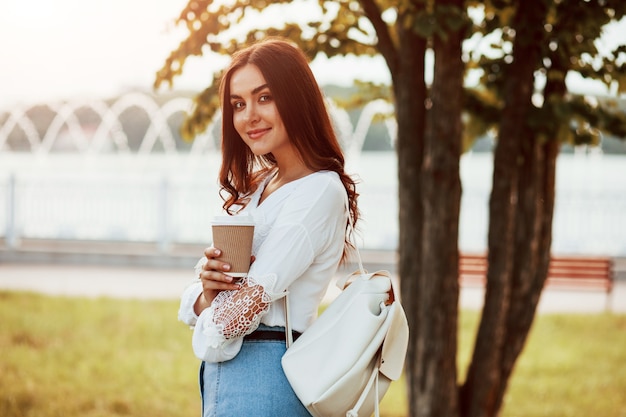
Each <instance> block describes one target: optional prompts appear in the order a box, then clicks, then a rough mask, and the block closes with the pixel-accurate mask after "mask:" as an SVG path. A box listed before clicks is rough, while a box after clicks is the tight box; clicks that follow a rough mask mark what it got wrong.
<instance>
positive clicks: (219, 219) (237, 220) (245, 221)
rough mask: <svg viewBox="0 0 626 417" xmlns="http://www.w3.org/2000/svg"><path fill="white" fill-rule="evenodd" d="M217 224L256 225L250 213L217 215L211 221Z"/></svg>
mask: <svg viewBox="0 0 626 417" xmlns="http://www.w3.org/2000/svg"><path fill="white" fill-rule="evenodd" d="M211 223H212V224H213V225H215V226H230V225H236V226H254V218H253V217H252V216H251V215H249V214H239V215H235V216H215V217H214V218H213V221H212V222H211Z"/></svg>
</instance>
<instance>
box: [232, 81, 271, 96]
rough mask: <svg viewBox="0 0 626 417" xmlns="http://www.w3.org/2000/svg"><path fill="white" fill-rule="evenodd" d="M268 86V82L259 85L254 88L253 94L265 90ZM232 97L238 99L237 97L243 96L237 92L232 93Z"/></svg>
mask: <svg viewBox="0 0 626 417" xmlns="http://www.w3.org/2000/svg"><path fill="white" fill-rule="evenodd" d="M268 87H269V86H268V85H267V84H263V85H260V86H258V87H255V88H254V89H253V90H252V95H255V94H258V93H259V92H261V91H263V90H264V89H266V88H268ZM230 98H231V99H237V98H241V96H239V95H237V94H231V95H230Z"/></svg>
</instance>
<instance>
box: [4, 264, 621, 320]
mask: <svg viewBox="0 0 626 417" xmlns="http://www.w3.org/2000/svg"><path fill="white" fill-rule="evenodd" d="M381 266H384V265H375V268H376V269H378V267H381ZM368 269H369V270H370V271H372V270H375V269H372V268H368ZM340 273H341V274H343V273H344V271H341V272H340ZM193 280H194V273H193V265H191V266H190V267H189V268H182V267H149V266H125V265H109V266H105V265H89V264H72V263H68V264H54V263H11V262H9V263H7V262H3V263H0V289H5V290H20V291H34V292H38V293H43V294H49V295H64V296H86V297H114V298H140V299H177V298H178V297H179V296H180V294H181V292H182V290H183V289H184V288H185V286H186V285H188V284H189V283H190V282H192V281H193ZM337 293H338V290H337V289H336V288H335V287H334V286H331V288H330V289H329V291H328V293H327V295H326V300H327V301H329V300H331V299H332V298H333V297H334V296H336V294H337ZM483 294H484V290H483V288H482V287H470V286H466V287H463V288H462V289H461V294H460V301H459V302H460V305H461V307H462V308H468V309H479V308H480V307H481V306H482V297H483ZM607 301H608V300H607V295H606V294H605V293H604V292H603V291H595V290H562V289H559V290H553V289H547V290H545V291H544V293H543V295H542V298H541V301H540V304H539V312H542V313H547V312H572V313H596V312H603V311H606V310H607ZM608 309H610V311H613V312H615V313H626V280H624V279H616V283H615V287H614V289H613V294H612V299H611V300H610V304H609V305H608Z"/></svg>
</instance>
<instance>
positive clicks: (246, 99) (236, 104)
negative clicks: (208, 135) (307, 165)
mask: <svg viewBox="0 0 626 417" xmlns="http://www.w3.org/2000/svg"><path fill="white" fill-rule="evenodd" d="M230 105H231V106H232V109H233V125H234V126H235V130H236V131H237V133H239V136H241V137H242V139H243V141H244V142H245V143H246V145H248V147H249V148H250V150H251V151H252V153H254V154H255V155H265V154H268V153H272V154H273V155H274V157H275V158H276V160H278V159H279V158H280V157H281V156H280V155H282V154H285V155H287V154H289V153H292V152H293V146H292V144H291V142H290V141H289V137H288V136H287V130H286V129H285V126H284V125H283V121H282V119H281V117H280V114H278V109H277V108H276V103H275V102H274V98H273V96H272V92H271V91H270V89H269V86H268V85H267V83H266V81H265V78H264V77H263V74H261V71H260V70H259V68H258V67H257V66H256V65H252V64H248V65H246V66H244V67H241V68H239V69H238V70H236V71H234V72H233V74H232V76H231V78H230Z"/></svg>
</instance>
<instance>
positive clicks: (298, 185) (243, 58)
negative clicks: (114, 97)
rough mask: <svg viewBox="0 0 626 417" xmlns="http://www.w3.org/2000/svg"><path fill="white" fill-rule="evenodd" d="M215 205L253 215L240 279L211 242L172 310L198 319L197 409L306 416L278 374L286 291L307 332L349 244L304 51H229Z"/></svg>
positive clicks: (348, 189) (347, 218) (264, 46)
mask: <svg viewBox="0 0 626 417" xmlns="http://www.w3.org/2000/svg"><path fill="white" fill-rule="evenodd" d="M220 97H221V107H222V167H221V171H220V184H221V191H220V193H221V195H222V197H223V199H224V201H225V202H224V206H223V208H224V209H225V210H226V212H227V213H229V214H231V215H238V214H244V213H245V214H249V215H252V216H253V218H254V221H255V232H254V240H253V251H252V252H253V256H254V259H253V262H252V265H251V266H250V270H249V273H248V276H247V277H245V278H244V279H243V281H241V282H234V281H233V280H232V278H230V277H229V276H228V275H225V274H224V272H227V271H228V270H229V265H228V264H226V263H224V262H222V261H220V255H221V252H220V248H213V247H212V248H208V249H206V250H205V252H204V258H203V260H202V261H201V262H200V263H199V265H198V267H197V273H198V275H199V282H197V283H194V284H192V285H191V286H190V287H188V288H187V289H186V290H185V292H184V294H183V296H182V299H181V306H180V311H179V318H180V320H182V321H183V322H185V323H187V324H189V325H191V326H195V328H194V337H193V345H194V351H195V353H196V355H197V356H199V357H200V358H201V359H203V362H202V365H201V368H200V389H201V394H202V403H203V407H202V408H203V416H205V417H207V416H217V417H221V416H268V417H269V416H271V417H275V416H309V413H308V412H307V411H306V409H305V408H304V406H303V405H302V404H301V403H300V401H299V400H298V398H297V397H296V396H295V394H294V392H293V390H292V389H291V387H290V386H289V383H288V381H287V380H286V378H285V375H284V374H283V371H282V367H281V363H280V360H281V357H282V355H283V354H284V352H285V349H286V347H285V333H284V326H285V309H284V303H283V298H282V297H283V296H284V294H285V292H286V291H289V305H290V306H289V307H290V317H289V319H290V320H291V324H292V328H293V330H294V336H295V337H297V336H298V334H299V333H301V332H304V331H305V330H306V329H307V328H308V327H309V326H310V325H311V323H312V322H313V321H314V320H315V318H316V316H317V311H318V307H319V305H320V302H321V300H322V297H323V296H324V294H325V292H326V289H327V287H328V284H329V283H330V281H331V278H332V277H333V275H334V274H335V272H336V270H337V267H338V265H339V264H340V262H341V261H343V260H344V259H345V258H346V251H347V250H348V248H349V247H350V243H349V230H351V228H350V227H349V226H352V227H354V225H355V224H356V222H357V220H358V217H359V212H358V208H357V196H358V194H357V193H356V191H355V183H354V181H353V180H352V179H351V178H350V177H349V176H348V175H346V173H345V172H344V157H343V154H342V151H341V148H340V146H339V143H338V141H337V138H336V136H335V133H334V131H333V128H332V124H331V121H330V117H329V115H328V112H327V109H326V107H325V103H324V100H323V97H322V94H321V92H320V89H319V87H318V85H317V83H316V81H315V78H314V76H313V74H312V72H311V69H310V67H309V65H308V62H307V59H306V57H305V55H304V53H303V52H302V51H300V50H299V49H297V48H296V47H294V46H293V45H291V44H290V43H288V42H286V41H284V40H280V39H275V38H273V39H268V40H265V41H262V42H260V43H257V44H254V45H252V46H249V47H248V48H246V49H243V50H241V51H239V52H237V53H236V54H235V55H234V56H233V60H232V63H231V64H230V66H229V67H228V68H227V70H226V71H225V73H224V76H223V78H222V81H221V85H220Z"/></svg>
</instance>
